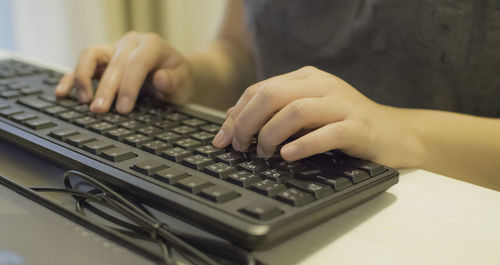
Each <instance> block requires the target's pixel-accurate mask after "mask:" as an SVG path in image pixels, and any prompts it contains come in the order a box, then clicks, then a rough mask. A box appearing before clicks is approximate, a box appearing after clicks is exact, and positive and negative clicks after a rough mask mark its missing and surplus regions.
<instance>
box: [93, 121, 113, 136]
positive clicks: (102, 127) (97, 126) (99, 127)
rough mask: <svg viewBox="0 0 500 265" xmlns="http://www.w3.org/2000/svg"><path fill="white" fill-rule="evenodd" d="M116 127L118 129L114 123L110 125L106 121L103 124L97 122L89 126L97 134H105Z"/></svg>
mask: <svg viewBox="0 0 500 265" xmlns="http://www.w3.org/2000/svg"><path fill="white" fill-rule="evenodd" d="M115 127H116V125H114V124H112V123H109V122H106V121H101V122H97V123H94V124H91V125H90V126H89V129H90V130H91V131H94V132H96V133H99V134H104V132H105V131H107V130H110V129H113V128H115Z"/></svg>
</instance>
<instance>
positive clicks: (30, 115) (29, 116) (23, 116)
mask: <svg viewBox="0 0 500 265" xmlns="http://www.w3.org/2000/svg"><path fill="white" fill-rule="evenodd" d="M36 118H38V116H36V115H35V114H33V113H20V114H15V115H13V116H12V117H11V118H10V119H11V120H13V121H15V122H18V123H22V122H24V121H27V120H32V119H36Z"/></svg>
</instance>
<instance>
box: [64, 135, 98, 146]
mask: <svg viewBox="0 0 500 265" xmlns="http://www.w3.org/2000/svg"><path fill="white" fill-rule="evenodd" d="M93 141H97V139H95V138H94V137H93V136H90V135H86V134H81V133H78V134H75V135H71V136H68V137H66V140H65V142H67V143H69V144H70V145H73V146H76V147H78V148H82V147H83V145H84V144H86V143H89V142H93Z"/></svg>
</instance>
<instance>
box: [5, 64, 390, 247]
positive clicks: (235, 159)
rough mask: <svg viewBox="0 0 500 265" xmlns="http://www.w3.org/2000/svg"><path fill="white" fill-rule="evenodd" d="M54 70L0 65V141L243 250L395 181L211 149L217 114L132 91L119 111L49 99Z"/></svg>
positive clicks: (354, 168) (341, 157) (329, 162)
mask: <svg viewBox="0 0 500 265" xmlns="http://www.w3.org/2000/svg"><path fill="white" fill-rule="evenodd" d="M61 77H62V74H61V73H58V72H55V71H52V70H49V69H44V68H41V67H38V66H34V65H30V64H27V63H23V62H20V61H15V60H3V61H0V137H1V138H2V139H3V140H6V141H9V142H12V143H15V144H17V145H20V146H23V147H25V148H28V149H30V150H32V151H33V152H35V153H37V154H39V155H42V156H44V157H47V158H49V159H51V160H53V161H55V162H57V163H59V164H60V165H62V166H64V167H67V168H69V169H76V170H79V171H82V172H84V173H86V174H89V175H92V176H95V177H97V178H99V179H100V180H101V181H104V182H106V183H107V184H110V185H114V186H115V187H116V188H117V189H119V190H120V191H122V192H125V193H128V194H131V195H133V196H134V197H136V198H137V199H139V200H141V201H142V202H144V203H146V204H148V205H151V206H153V207H155V208H158V209H160V210H162V211H165V212H167V213H169V214H171V215H173V216H175V217H178V218H180V219H182V220H185V221H186V222H188V223H191V224H194V225H196V226H198V227H201V228H202V229H205V230H206V231H209V232H211V233H214V234H216V235H218V236H220V237H223V238H226V239H228V240H230V241H232V242H234V243H235V244H237V245H240V246H243V247H246V248H250V249H255V248H258V249H264V248H268V247H270V246H272V245H275V244H277V243H279V242H282V241H283V240H285V239H287V238H290V237H292V236H294V235H297V234H299V233H301V232H303V231H305V230H307V229H308V228H310V227H313V226H314V225H316V224H318V223H320V222H322V221H325V220H327V219H328V218H331V217H332V216H334V215H336V214H339V213H340V212H342V211H345V210H347V209H350V208H352V207H354V206H355V205H356V204H359V203H361V202H363V201H365V200H367V199H369V198H370V197H372V196H374V195H376V194H378V193H380V192H383V191H385V190H386V189H388V188H389V187H390V186H392V185H394V184H396V183H397V182H398V172H397V171H395V170H394V169H391V168H388V167H385V166H382V165H379V164H377V163H374V162H371V161H366V160H361V159H357V158H352V157H349V156H346V155H345V154H343V153H342V152H339V151H336V150H332V151H329V152H326V153H323V154H319V155H315V156H312V157H309V158H306V159H303V160H300V161H296V162H286V161H284V160H282V159H281V157H280V156H279V153H276V154H275V155H273V156H272V157H271V158H268V159H262V158H258V157H257V156H256V154H255V152H253V149H254V148H252V147H251V148H250V150H249V151H248V152H237V151H235V150H233V149H232V148H231V147H228V148H225V149H218V148H215V147H213V146H212V145H211V141H212V139H213V137H214V136H215V134H216V133H217V131H218V130H219V128H220V124H222V122H223V120H222V119H221V118H218V117H215V116H210V115H208V114H207V113H202V112H200V111H197V110H196V109H195V108H192V107H187V106H174V105H170V104H167V103H163V102H158V101H155V100H153V99H151V98H149V97H147V96H144V97H141V98H140V100H139V101H138V103H137V106H136V107H135V109H134V110H133V111H132V112H131V113H130V114H129V115H127V116H124V115H120V114H118V113H116V112H114V111H111V112H109V113H105V114H94V113H91V112H90V111H89V107H88V105H84V104H79V103H78V102H77V101H76V100H75V99H74V98H72V97H68V98H64V99H56V98H55V96H54V95H53V90H54V87H55V85H57V83H58V81H59V79H60V78H61Z"/></svg>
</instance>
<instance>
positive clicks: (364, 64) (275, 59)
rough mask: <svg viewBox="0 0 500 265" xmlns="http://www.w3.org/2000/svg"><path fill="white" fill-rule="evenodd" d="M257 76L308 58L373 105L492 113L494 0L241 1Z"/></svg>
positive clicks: (496, 47)
mask: <svg viewBox="0 0 500 265" xmlns="http://www.w3.org/2000/svg"><path fill="white" fill-rule="evenodd" d="M245 9H246V16H247V23H248V27H249V30H250V32H251V34H252V35H253V37H254V41H255V44H256V48H257V67H258V74H259V78H260V79H264V78H268V77H271V76H274V75H277V74H282V73H286V72H289V71H293V70H296V69H298V68H300V67H302V66H305V65H313V66H316V67H318V68H320V69H322V70H324V71H327V72H330V73H332V74H334V75H337V76H339V77H340V78H342V79H344V80H345V81H347V82H348V83H350V84H351V85H353V86H354V87H355V88H356V89H358V90H359V91H360V92H362V93H363V94H364V95H366V96H368V97H369V98H371V99H373V100H374V101H376V102H379V103H382V104H387V105H391V106H398V107H410V108H430V109H442V110H449V111H455V112H462V113H469V114H476V115H483V116H492V117H500V1H498V0H407V1H401V0H248V1H245Z"/></svg>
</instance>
